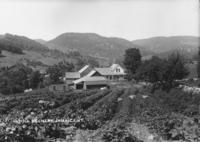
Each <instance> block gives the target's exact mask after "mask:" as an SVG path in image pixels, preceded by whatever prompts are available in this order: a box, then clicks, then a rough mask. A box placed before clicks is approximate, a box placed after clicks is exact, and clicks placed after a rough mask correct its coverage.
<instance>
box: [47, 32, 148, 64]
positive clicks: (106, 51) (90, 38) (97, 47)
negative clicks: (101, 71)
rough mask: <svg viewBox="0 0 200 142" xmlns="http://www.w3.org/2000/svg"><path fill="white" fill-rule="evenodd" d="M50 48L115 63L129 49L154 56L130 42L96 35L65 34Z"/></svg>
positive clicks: (52, 41) (53, 41) (51, 42)
mask: <svg viewBox="0 0 200 142" xmlns="http://www.w3.org/2000/svg"><path fill="white" fill-rule="evenodd" d="M46 45H48V46H49V47H50V48H53V49H58V50H61V51H64V52H68V51H70V50H75V51H79V52H80V53H82V54H83V55H90V56H93V57H97V58H104V59H109V60H111V61H113V60H114V59H116V58H119V57H122V56H123V55H124V51H125V50H126V49H128V48H140V49H142V50H141V52H142V54H143V55H149V54H152V52H150V51H149V50H147V49H143V48H142V47H139V46H138V45H134V44H133V43H131V42H130V41H128V40H125V39H122V38H115V37H103V36H100V35H98V34H95V33H64V34H61V35H60V36H58V37H56V38H55V39H52V40H50V41H48V42H47V44H46Z"/></svg>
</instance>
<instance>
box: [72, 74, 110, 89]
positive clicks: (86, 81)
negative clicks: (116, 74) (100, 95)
mask: <svg viewBox="0 0 200 142" xmlns="http://www.w3.org/2000/svg"><path fill="white" fill-rule="evenodd" d="M73 83H74V89H84V90H86V89H96V88H102V87H108V86H109V83H108V81H107V79H106V78H105V77H102V76H95V77H88V76H85V77H82V78H80V79H78V80H75V81H73Z"/></svg>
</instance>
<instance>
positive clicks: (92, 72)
mask: <svg viewBox="0 0 200 142" xmlns="http://www.w3.org/2000/svg"><path fill="white" fill-rule="evenodd" d="M95 72H96V70H91V71H90V72H89V73H88V74H87V75H86V76H92V75H93V74H94V73H95Z"/></svg>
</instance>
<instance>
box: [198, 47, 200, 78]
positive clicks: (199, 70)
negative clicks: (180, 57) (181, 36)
mask: <svg viewBox="0 0 200 142" xmlns="http://www.w3.org/2000/svg"><path fill="white" fill-rule="evenodd" d="M197 60H198V64H197V75H198V78H200V47H199V52H198V58H197Z"/></svg>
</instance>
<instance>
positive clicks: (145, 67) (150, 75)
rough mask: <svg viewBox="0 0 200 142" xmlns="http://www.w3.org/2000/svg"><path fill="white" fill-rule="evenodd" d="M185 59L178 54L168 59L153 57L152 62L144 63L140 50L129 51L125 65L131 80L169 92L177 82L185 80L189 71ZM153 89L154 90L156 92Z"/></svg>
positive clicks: (132, 49) (126, 54)
mask: <svg viewBox="0 0 200 142" xmlns="http://www.w3.org/2000/svg"><path fill="white" fill-rule="evenodd" d="M185 64H186V62H185V60H184V57H183V56H182V55H180V54H179V53H178V52H177V53H173V54H171V55H170V56H169V57H168V58H167V59H161V58H159V57H157V56H153V57H152V58H151V59H150V60H146V61H142V60H141V54H140V51H139V49H134V48H131V49H127V50H126V52H125V57H124V65H125V67H126V69H127V74H128V75H127V77H128V79H129V80H132V79H135V80H143V81H147V82H150V83H153V84H154V89H155V87H156V86H157V87H158V88H162V89H164V90H167V91H169V90H170V89H171V88H173V87H174V86H175V85H176V80H181V79H183V78H185V77H186V76H187V75H188V74H189V71H188V70H187V68H186V66H185ZM154 89H153V90H154Z"/></svg>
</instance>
